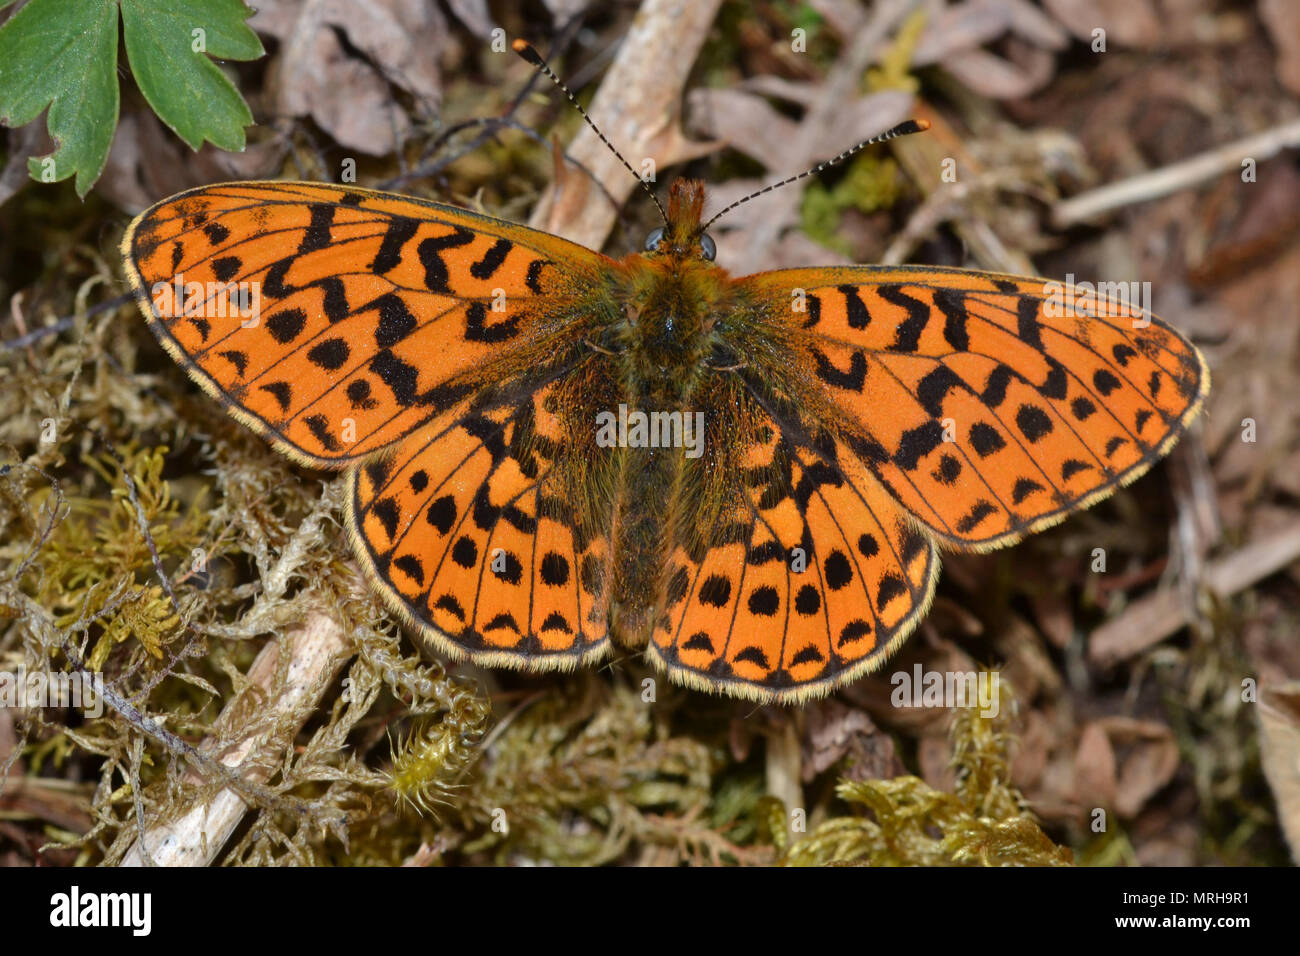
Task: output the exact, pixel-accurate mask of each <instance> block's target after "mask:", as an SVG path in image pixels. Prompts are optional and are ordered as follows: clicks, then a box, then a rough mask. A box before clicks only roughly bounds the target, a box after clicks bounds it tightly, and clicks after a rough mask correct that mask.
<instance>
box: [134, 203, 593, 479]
mask: <svg viewBox="0 0 1300 956" xmlns="http://www.w3.org/2000/svg"><path fill="white" fill-rule="evenodd" d="M122 252H123V258H124V261H125V264H126V271H127V275H128V277H129V279H130V280H131V284H132V287H133V288H134V290H135V292H136V297H137V300H138V301H139V304H140V308H141V310H142V311H143V312H144V314H145V318H146V319H147V320H148V321H149V326H150V328H151V329H153V331H154V333H155V334H156V335H157V336H158V339H159V341H160V342H161V343H162V344H163V345H164V347H166V349H167V350H168V352H170V353H171V355H172V357H173V358H174V359H176V361H177V362H178V363H179V364H180V365H181V366H182V367H184V368H185V370H186V371H187V372H188V373H189V374H190V376H191V377H192V378H193V379H194V380H195V381H197V382H198V383H199V385H201V386H202V387H203V389H204V390H205V391H206V392H208V394H210V395H212V396H213V397H214V398H216V399H217V400H218V401H219V402H220V403H221V404H222V405H223V406H224V407H225V408H226V409H227V410H228V411H229V412H230V413H231V414H232V415H233V416H234V417H235V418H237V419H238V420H239V421H241V422H243V423H244V424H245V425H247V426H249V427H250V428H252V429H253V430H254V431H256V432H257V433H258V434H260V435H262V436H264V437H266V438H267V439H268V440H270V441H271V442H272V443H273V444H274V445H275V446H276V448H277V449H279V450H280V451H281V452H283V453H285V454H287V455H288V456H289V457H290V458H292V459H294V460H295V461H298V462H300V463H303V464H309V465H314V466H317V467H323V468H342V467H345V466H347V465H348V464H350V463H352V462H356V461H359V460H361V459H364V458H365V457H367V456H368V455H370V454H371V453H372V452H375V451H376V450H378V449H380V448H383V447H385V446H387V445H389V444H392V443H393V442H396V441H398V440H399V439H401V438H403V437H404V436H406V435H408V434H410V433H411V432H412V431H414V430H415V429H416V428H418V427H419V426H420V425H421V424H423V423H425V422H428V421H430V420H432V419H434V418H435V417H437V416H440V415H446V414H448V413H449V412H451V411H454V410H455V409H457V408H458V407H459V406H461V405H462V404H463V403H465V402H466V401H467V400H468V399H469V398H470V397H471V396H472V395H474V394H475V393H476V392H477V391H478V390H479V389H480V388H482V387H483V386H484V385H487V384H491V383H495V382H499V381H506V380H509V379H511V378H513V377H515V376H517V375H519V374H521V373H522V372H525V371H527V370H530V369H532V368H535V367H536V366H538V365H540V364H544V362H546V361H548V360H550V359H551V358H552V357H553V356H554V355H555V354H556V353H557V352H561V351H563V350H564V348H565V347H566V345H571V344H572V343H574V342H576V341H580V340H581V338H582V337H583V335H584V334H585V333H584V332H583V331H581V328H582V327H583V326H584V323H586V322H595V323H597V324H599V322H600V321H601V319H600V306H599V304H598V303H599V302H600V301H601V296H600V295H599V293H600V292H601V290H602V289H603V287H604V281H605V277H607V275H608V264H609V260H608V259H606V258H605V257H604V256H601V255H600V254H599V253H595V252H591V251H590V250H588V249H584V248H583V247H581V246H578V245H575V244H574V243H571V242H567V241H565V240H563V239H559V238H557V237H555V236H551V235H548V234H546V233H542V232H538V231H536V230H532V229H527V228H525V227H522V226H517V225H514V224H512V223H507V222H502V221H500V220H495V219H490V218H488V217H486V216H479V215H476V214H474V213H472V212H468V211H466V210H463V209H457V208H455V207H452V206H445V205H441V204H438V203H431V202H425V201H421V200H418V199H411V198H407V197H404V196H399V195H395V194H392V193H380V192H374V191H370V190H364V189H357V188H353V187H347V186H334V185H329V184H319V183H292V182H242V183H222V184H218V185H213V186H203V187H200V188H198V189H192V190H189V191H188V192H184V193H180V194H178V195H176V196H172V197H171V198H169V199H166V200H164V201H163V202H161V203H159V204H158V205H156V206H154V207H153V208H151V209H149V210H147V211H146V212H144V213H142V214H141V215H140V216H139V217H137V218H136V219H135V221H134V222H132V223H131V225H130V227H129V228H128V229H127V232H126V235H125V237H124V239H123V242H122ZM187 287H188V288H190V289H192V290H193V293H192V294H188V295H182V294H177V290H180V291H181V292H182V293H183V292H184V290H186V289H187ZM232 290H236V291H237V290H244V291H246V292H247V293H248V298H247V299H246V300H244V301H239V302H237V303H232V302H231V300H230V297H229V292H230V291H232ZM187 298H188V303H187V302H186V299H187ZM184 304H188V305H189V306H190V309H189V310H188V311H186V310H184V309H183V308H182V306H183V305H184Z"/></svg>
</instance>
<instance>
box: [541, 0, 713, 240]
mask: <svg viewBox="0 0 1300 956" xmlns="http://www.w3.org/2000/svg"><path fill="white" fill-rule="evenodd" d="M719 6H721V0H645V2H644V3H643V4H642V5H641V8H640V9H639V10H638V11H637V15H636V19H635V20H633V22H632V26H631V28H630V29H629V30H628V33H627V37H626V38H625V39H624V41H623V45H622V46H621V47H620V48H619V51H618V55H617V56H616V57H615V59H614V63H613V65H612V66H611V67H610V68H609V71H608V72H607V73H606V74H605V79H604V81H603V82H602V83H601V85H600V90H599V91H598V92H597V93H596V97H595V99H594V100H592V103H591V108H590V109H589V110H588V113H589V114H590V115H591V118H592V119H593V120H594V121H595V122H596V124H597V125H598V126H600V128H601V129H602V130H604V132H605V136H606V137H607V138H608V139H609V140H610V141H611V142H612V143H613V144H614V145H615V146H617V147H618V149H619V151H620V152H622V153H623V154H624V155H626V156H627V158H628V160H629V161H630V162H631V163H632V165H633V166H636V165H638V164H639V163H640V162H641V160H642V159H643V158H651V159H653V160H654V162H655V166H656V168H657V169H662V168H664V167H666V166H668V165H671V164H672V163H676V162H680V161H682V160H685V159H690V158H693V157H695V156H699V155H702V154H703V153H704V152H707V151H708V150H710V149H712V148H713V147H712V146H709V145H701V144H696V143H691V142H689V141H687V140H686V138H685V136H684V135H683V134H682V132H681V129H680V127H679V124H678V114H679V112H680V107H681V95H682V88H683V86H684V85H685V83H686V77H687V75H688V74H689V72H690V69H691V67H692V65H693V64H694V63H695V57H696V55H697V54H698V53H699V51H700V47H701V46H702V45H703V44H704V40H705V38H706V37H707V36H708V32H709V24H711V23H712V22H713V18H714V16H715V15H716V13H717V11H718V7H719ZM568 152H569V153H570V154H572V155H573V156H574V157H575V158H576V159H577V160H578V161H580V162H581V163H582V164H583V165H584V166H586V167H587V168H589V169H591V170H592V171H593V172H594V174H595V175H594V179H595V180H596V181H597V182H599V183H601V184H602V185H603V186H604V188H605V189H606V190H607V191H608V192H609V194H610V195H612V196H613V197H614V199H615V200H616V205H606V204H605V203H599V204H597V203H594V202H590V201H588V196H587V185H588V184H589V180H575V179H574V177H568V178H567V179H565V180H562V181H561V182H559V183H558V184H553V185H552V186H551V187H549V188H548V189H547V191H546V192H545V193H544V194H543V196H542V198H541V200H540V201H539V202H538V204H537V208H536V209H535V210H533V215H532V219H531V220H530V221H529V225H531V226H533V227H534V228H538V229H545V230H546V231H548V232H553V233H556V234H558V235H562V236H564V237H565V238H567V239H571V240H573V241H574V242H579V243H582V244H583V245H585V246H588V247H590V248H593V249H599V248H600V247H601V245H603V244H604V242H605V237H606V236H608V235H609V231H610V229H611V228H612V227H613V225H614V221H615V219H616V218H617V208H616V207H617V205H621V204H622V203H623V201H624V200H626V199H627V197H628V195H629V194H630V193H631V192H632V190H633V189H634V188H636V187H637V181H636V180H635V179H633V178H631V177H630V176H628V174H627V170H626V169H624V168H623V165H622V163H620V162H619V161H618V159H617V158H616V157H615V156H614V155H613V154H611V153H610V152H609V150H608V149H606V148H605V146H604V144H602V143H601V142H600V140H599V139H598V138H597V136H596V134H595V133H593V132H592V131H591V130H590V129H589V128H588V127H586V126H584V127H583V128H582V129H581V130H580V131H579V132H578V135H577V136H575V137H574V139H573V142H572V143H571V144H570V145H569V149H568Z"/></svg>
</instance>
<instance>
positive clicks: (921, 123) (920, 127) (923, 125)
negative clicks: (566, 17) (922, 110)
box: [515, 41, 930, 133]
mask: <svg viewBox="0 0 1300 956" xmlns="http://www.w3.org/2000/svg"><path fill="white" fill-rule="evenodd" d="M515 42H518V41H515ZM912 122H913V123H915V124H916V131H917V132H918V133H924V132H925V131H926V130H927V129H929V128H930V121H929V120H928V119H918V120H912Z"/></svg>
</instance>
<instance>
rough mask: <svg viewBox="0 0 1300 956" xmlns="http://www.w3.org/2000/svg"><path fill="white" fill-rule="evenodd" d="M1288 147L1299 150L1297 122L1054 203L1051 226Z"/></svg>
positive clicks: (1141, 199)
mask: <svg viewBox="0 0 1300 956" xmlns="http://www.w3.org/2000/svg"><path fill="white" fill-rule="evenodd" d="M1288 147H1289V148H1293V149H1294V148H1296V147H1300V120H1293V121H1291V122H1290V123H1284V124H1282V125H1281V126H1275V127H1273V128H1272V129H1270V130H1265V131H1264V132H1262V133H1258V134H1256V135H1254V136H1247V137H1246V138H1245V139H1239V140H1237V141H1236V142H1235V143H1228V144H1227V145H1226V146H1220V147H1218V148H1217V149H1212V150H1210V151H1209V152H1206V153H1201V154H1200V155H1199V156H1193V157H1192V158H1190V159H1184V160H1183V161H1182V162H1178V163H1174V164H1173V165H1171V166H1165V167H1163V168H1161V169H1156V170H1153V171H1151V172H1149V173H1140V174H1139V175H1137V176H1132V177H1130V178H1128V179H1123V180H1120V181H1119V182H1117V183H1111V184H1110V185H1108V186H1102V187H1100V188H1098V189H1093V190H1090V191H1089V192H1086V193H1080V194H1079V195H1078V196H1073V197H1071V198H1070V199H1066V200H1064V201H1062V202H1059V203H1057V204H1056V206H1055V208H1053V210H1052V224H1053V225H1055V226H1056V227H1057V228H1060V229H1063V228H1065V227H1066V226H1073V225H1075V224H1076V223H1080V222H1087V221H1088V220H1091V219H1094V218H1096V217H1097V216H1100V215H1101V214H1102V213H1107V212H1110V211H1111V210H1112V209H1118V208H1120V207H1121V206H1129V205H1132V204H1133V203H1139V202H1146V201H1147V200H1150V199H1158V198H1159V197H1161V196H1167V195H1169V194H1170V193H1174V192H1177V191H1178V190H1180V189H1186V188H1188V187H1189V186H1195V185H1197V184H1198V183H1201V182H1204V181H1205V180H1207V179H1213V178H1214V177H1215V176H1220V175H1222V174H1224V173H1227V172H1230V171H1234V170H1240V169H1241V164H1242V161H1243V160H1246V159H1253V160H1255V161H1256V162H1258V161H1260V160H1264V159H1269V158H1270V157H1272V156H1276V155H1277V154H1278V153H1280V152H1281V151H1282V150H1283V149H1286V148H1288Z"/></svg>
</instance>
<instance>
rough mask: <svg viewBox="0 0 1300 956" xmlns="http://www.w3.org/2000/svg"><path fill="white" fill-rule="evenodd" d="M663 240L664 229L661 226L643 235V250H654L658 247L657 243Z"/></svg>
mask: <svg viewBox="0 0 1300 956" xmlns="http://www.w3.org/2000/svg"><path fill="white" fill-rule="evenodd" d="M663 241H664V231H663V229H662V228H659V229H656V230H655V231H654V232H652V233H650V235H648V236H646V237H645V251H646V252H654V251H655V250H656V249H658V248H659V243H661V242H663Z"/></svg>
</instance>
